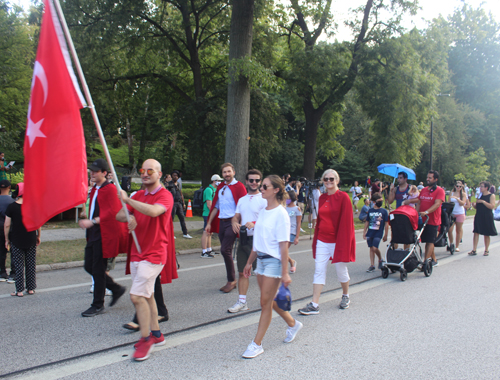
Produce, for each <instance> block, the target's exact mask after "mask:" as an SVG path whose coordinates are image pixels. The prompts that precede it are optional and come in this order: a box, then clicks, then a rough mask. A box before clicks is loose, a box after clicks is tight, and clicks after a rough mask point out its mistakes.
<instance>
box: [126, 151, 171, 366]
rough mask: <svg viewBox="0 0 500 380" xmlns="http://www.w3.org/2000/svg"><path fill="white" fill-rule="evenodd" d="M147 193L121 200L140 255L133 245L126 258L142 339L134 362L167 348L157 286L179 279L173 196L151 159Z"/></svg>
mask: <svg viewBox="0 0 500 380" xmlns="http://www.w3.org/2000/svg"><path fill="white" fill-rule="evenodd" d="M139 173H140V174H141V180H142V183H143V185H144V186H145V190H139V191H138V192H137V193H135V195H134V196H133V197H132V198H129V197H128V195H127V193H126V192H125V191H123V190H122V192H121V198H122V200H123V202H125V204H127V210H128V212H129V214H131V215H130V221H129V222H128V228H129V230H130V231H135V233H136V236H137V240H138V242H139V246H140V251H139V249H138V248H137V246H136V245H135V244H133V243H132V244H131V247H130V250H129V255H128V257H127V260H128V261H127V271H126V273H127V274H128V273H130V274H131V275H132V287H131V288H130V299H131V300H132V303H133V304H134V306H135V310H136V313H137V319H138V322H139V329H140V332H141V339H140V340H139V342H138V343H136V345H135V346H134V347H135V352H134V354H133V359H134V360H137V361H142V360H146V359H147V358H148V357H149V354H150V353H151V351H152V350H153V347H154V346H160V345H164V344H165V338H164V337H163V334H162V333H161V331H160V326H159V324H158V308H157V305H156V301H155V297H154V294H153V293H154V286H155V281H156V278H157V277H158V275H160V274H161V282H162V283H169V282H172V280H173V279H176V278H177V264H176V260H175V242H174V227H173V223H172V217H171V214H172V208H173V204H174V199H173V197H172V194H171V193H170V192H169V191H167V190H166V189H165V188H164V187H163V186H162V185H161V184H160V178H161V176H162V172H161V165H160V163H159V162H158V161H156V160H153V159H148V160H146V161H144V162H143V164H142V168H141V169H140V170H139ZM116 219H117V220H118V221H119V222H124V223H125V222H127V215H126V213H125V211H124V210H123V209H121V210H120V212H119V213H118V214H117V215H116Z"/></svg>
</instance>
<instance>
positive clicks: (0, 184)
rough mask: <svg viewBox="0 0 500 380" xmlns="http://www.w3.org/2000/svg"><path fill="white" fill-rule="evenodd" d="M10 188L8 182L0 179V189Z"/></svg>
mask: <svg viewBox="0 0 500 380" xmlns="http://www.w3.org/2000/svg"><path fill="white" fill-rule="evenodd" d="M10 186H11V184H10V182H9V181H8V180H6V179H2V180H1V181H0V189H6V188H8V187H10Z"/></svg>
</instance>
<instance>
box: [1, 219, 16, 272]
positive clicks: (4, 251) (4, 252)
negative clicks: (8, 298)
mask: <svg viewBox="0 0 500 380" xmlns="http://www.w3.org/2000/svg"><path fill="white" fill-rule="evenodd" d="M6 261H7V248H5V232H4V229H3V226H2V227H1V230H0V276H4V277H7V269H6V268H5V262H6ZM10 266H11V267H12V268H13V267H14V264H12V260H11V264H10Z"/></svg>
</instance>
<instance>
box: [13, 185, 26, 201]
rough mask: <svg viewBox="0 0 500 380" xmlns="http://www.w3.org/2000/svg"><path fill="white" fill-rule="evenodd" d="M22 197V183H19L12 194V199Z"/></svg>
mask: <svg viewBox="0 0 500 380" xmlns="http://www.w3.org/2000/svg"><path fill="white" fill-rule="evenodd" d="M23 195H24V183H23V182H19V183H18V184H17V185H16V189H15V190H14V192H13V193H12V198H14V199H16V198H18V197H22V196H23Z"/></svg>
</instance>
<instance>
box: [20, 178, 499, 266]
mask: <svg viewBox="0 0 500 380" xmlns="http://www.w3.org/2000/svg"><path fill="white" fill-rule="evenodd" d="M479 188H480V189H481V196H480V197H479V199H477V200H476V201H475V202H473V203H472V207H474V208H475V209H476V210H477V211H476V216H475V217H474V230H473V232H474V240H473V244H472V246H473V247H472V251H470V252H469V255H470V256H475V255H477V252H476V251H477V244H478V242H479V235H483V236H484V253H483V256H488V255H489V254H490V251H489V248H490V236H496V235H497V229H496V227H495V221H494V219H493V212H492V210H493V209H494V208H495V203H496V202H495V194H491V193H490V188H491V183H489V182H485V181H484V182H481V183H480V184H479ZM16 270H17V269H16Z"/></svg>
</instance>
